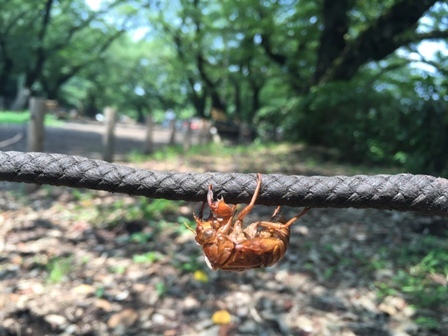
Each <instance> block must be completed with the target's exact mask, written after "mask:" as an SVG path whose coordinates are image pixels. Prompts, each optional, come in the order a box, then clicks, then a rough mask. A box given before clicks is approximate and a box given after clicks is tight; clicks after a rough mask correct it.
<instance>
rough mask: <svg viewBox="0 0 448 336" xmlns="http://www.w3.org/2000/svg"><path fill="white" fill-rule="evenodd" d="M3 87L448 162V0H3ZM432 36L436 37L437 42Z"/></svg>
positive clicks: (417, 162) (418, 167)
mask: <svg viewBox="0 0 448 336" xmlns="http://www.w3.org/2000/svg"><path fill="white" fill-rule="evenodd" d="M0 9H1V10H0V96H3V97H4V99H5V101H6V102H7V103H8V104H13V103H14V102H17V100H18V97H19V96H20V92H23V90H29V91H30V92H31V94H35V95H42V96H46V97H48V98H51V99H57V100H58V101H60V103H61V104H65V105H67V106H75V107H78V108H81V106H83V107H84V109H85V111H86V112H92V111H95V110H97V109H101V108H103V107H104V106H106V105H114V106H116V107H117V108H119V110H120V111H122V112H123V113H128V114H131V115H134V116H136V117H137V118H138V119H139V120H143V118H144V116H145V115H147V114H151V113H154V112H155V111H161V110H166V109H169V108H171V109H173V110H174V111H176V112H177V113H178V114H180V113H183V114H184V115H186V116H198V117H201V118H211V117H213V118H218V119H219V118H224V119H229V120H233V121H235V122H245V123H248V124H250V125H253V126H255V127H257V129H258V130H259V133H263V132H269V131H270V130H272V129H275V128H277V129H282V130H283V132H284V134H285V136H286V137H287V138H289V139H290V140H292V141H305V142H307V143H309V144H315V145H323V146H329V147H333V148H336V149H338V150H339V151H340V153H341V155H342V156H343V157H345V158H347V159H350V160H355V161H358V162H363V161H366V162H378V163H399V164H404V165H405V166H406V167H407V169H409V170H410V171H415V172H417V171H425V172H428V173H437V174H441V173H443V174H448V169H447V168H446V167H448V164H447V163H448V154H447V153H448V85H447V75H448V73H447V70H446V69H448V51H447V50H448V46H447V41H448V4H447V3H446V2H444V1H435V0H387V1H379V0H373V1H364V0H361V1H353V0H340V1H331V0H320V1H302V0H295V1H294V0H266V1H255V0H247V1H239V0H222V1H216V0H211V1H204V0H202V1H201V0H172V1H163V2H158V1H150V0H148V1H143V0H133V1H124V0H111V1H102V2H100V5H99V7H98V8H91V7H90V6H89V4H88V3H86V2H85V1H83V0H70V1H64V2H58V1H54V0H45V1H41V2H39V3H36V2H35V1H31V0H25V1H18V0H0ZM436 47H437V48H436Z"/></svg>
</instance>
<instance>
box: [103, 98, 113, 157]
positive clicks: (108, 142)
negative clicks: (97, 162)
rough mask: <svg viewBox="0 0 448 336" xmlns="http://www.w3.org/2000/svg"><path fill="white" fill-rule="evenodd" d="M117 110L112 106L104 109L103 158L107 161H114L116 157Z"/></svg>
mask: <svg viewBox="0 0 448 336" xmlns="http://www.w3.org/2000/svg"><path fill="white" fill-rule="evenodd" d="M115 115H116V112H115V109H113V108H112V107H106V108H105V109H104V123H105V126H106V128H105V130H104V134H103V147H104V154H103V160H104V161H107V162H113V159H114V149H115V137H114V131H115V121H116V116H115Z"/></svg>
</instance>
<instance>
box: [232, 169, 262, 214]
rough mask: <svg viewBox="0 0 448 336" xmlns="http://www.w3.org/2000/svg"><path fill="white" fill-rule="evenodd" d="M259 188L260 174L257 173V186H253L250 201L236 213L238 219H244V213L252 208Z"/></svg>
mask: <svg viewBox="0 0 448 336" xmlns="http://www.w3.org/2000/svg"><path fill="white" fill-rule="evenodd" d="M260 188H261V174H260V173H259V174H258V182H257V187H256V188H255V192H254V195H253V196H252V200H251V201H250V203H249V204H248V205H247V206H246V207H245V208H244V209H243V210H242V211H241V212H240V214H239V215H238V220H240V221H242V220H243V219H244V217H246V215H247V214H248V213H249V212H250V211H251V210H252V208H253V207H254V204H255V201H256V200H257V197H258V193H259V192H260Z"/></svg>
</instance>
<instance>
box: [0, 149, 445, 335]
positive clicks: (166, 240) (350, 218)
mask: <svg viewBox="0 0 448 336" xmlns="http://www.w3.org/2000/svg"><path fill="white" fill-rule="evenodd" d="M269 155H270V154H269V152H267V153H265V154H264V155H262V156H261V157H264V158H265V159H266V162H255V163H254V162H252V161H250V160H249V161H244V160H243V159H242V158H241V157H227V158H221V159H216V160H215V159H212V158H211V157H210V156H200V155H199V156H197V157H194V158H193V157H190V158H187V159H185V158H183V159H182V158H179V159H170V160H167V161H165V162H164V163H161V162H155V161H153V162H146V163H143V164H141V165H140V166H141V167H146V168H149V169H166V170H172V169H180V170H196V171H198V170H202V171H204V170H221V171H223V169H222V167H227V170H230V171H238V170H239V171H251V172H255V171H257V172H258V171H260V172H270V173H271V172H280V173H300V174H307V173H313V174H316V173H317V174H319V173H321V174H322V173H329V174H332V173H338V174H340V173H344V171H343V169H342V168H340V167H339V168H338V169H335V168H334V167H333V168H328V167H329V166H321V167H319V168H317V166H314V168H313V169H312V171H310V169H309V168H306V167H305V166H303V165H299V164H297V163H294V157H292V158H291V157H290V158H289V160H291V159H292V160H291V161H290V164H289V165H288V166H287V167H289V168H288V169H282V167H286V165H285V164H282V165H281V166H279V167H277V166H275V165H276V164H278V162H279V161H278V160H273V159H272V157H270V156H269ZM259 157H260V156H259ZM218 160H219V161H218ZM269 162H271V165H269ZM260 167H263V169H261V168H260ZM325 167H326V168H325ZM219 168H221V169H219ZM323 169H327V171H324V170H323ZM17 186H18V185H17V184H9V183H2V184H1V187H2V191H0V210H1V212H0V335H1V336H3V335H166V336H169V335H443V334H448V329H447V328H448V321H447V318H446V316H447V315H448V311H447V309H448V308H447V306H446V305H445V306H443V307H438V308H437V309H433V310H431V309H429V312H426V313H428V314H429V315H430V316H432V317H433V319H434V320H437V321H440V324H439V325H438V328H437V329H434V328H433V329H430V328H423V329H422V328H421V327H419V325H418V324H417V323H416V318H417V316H418V311H416V309H414V308H413V307H412V305H411V299H410V298H409V297H407V296H405V295H403V293H401V292H399V291H398V292H393V291H391V292H390V293H381V292H380V291H379V289H378V283H380V282H381V283H387V282H388V281H391V279H393V277H394V276H395V274H394V272H395V269H394V260H388V259H385V258H384V255H385V254H386V255H387V253H388V251H389V250H390V249H394V250H399V249H400V248H405V247H406V246H409V244H418V243H419V242H420V240H421V239H423V238H424V237H423V235H422V234H421V233H420V232H416V228H417V226H418V225H417V223H422V222H424V221H425V220H426V221H427V219H426V218H423V217H419V216H416V215H413V214H403V213H397V212H387V211H376V210H354V209H344V210H335V209H312V211H310V212H309V213H308V214H307V215H306V216H305V217H303V218H302V219H300V221H298V222H297V223H296V224H294V225H293V227H292V234H291V243H290V247H289V249H288V252H287V254H286V256H285V258H284V259H283V260H282V261H280V262H279V263H278V264H277V265H276V266H274V267H272V268H268V269H263V270H251V271H247V272H244V273H227V272H221V271H218V272H211V271H210V270H208V269H207V268H206V266H205V262H204V260H203V257H202V255H201V252H200V248H199V246H197V245H196V244H195V242H194V240H193V238H194V237H193V234H192V233H191V232H190V231H188V230H186V229H185V226H184V222H186V221H191V220H192V215H191V214H192V212H193V211H196V212H197V211H198V209H199V206H200V205H199V204H197V203H192V204H190V203H182V202H180V203H177V202H168V201H155V202H152V201H151V200H145V199H142V198H134V197H130V196H126V195H116V194H109V193H105V192H93V191H74V190H73V189H68V188H50V187H43V188H41V189H40V190H39V191H38V192H36V193H35V194H34V195H32V196H29V197H25V196H23V194H21V193H20V192H19V193H17V192H11V191H10V190H7V189H17ZM272 211H273V208H272V207H263V206H256V207H255V209H254V211H253V212H252V213H251V214H250V216H248V218H247V220H246V223H250V222H252V221H254V220H256V219H259V218H260V219H267V218H269V217H270V215H271V213H272ZM298 211H300V209H293V208H285V209H284V211H283V212H284V214H285V215H286V217H290V216H293V215H294V214H296V213H297V212H298ZM189 223H190V224H191V222H189ZM432 276H433V278H434V280H433V281H434V282H435V283H437V281H438V283H437V284H436V285H437V286H438V287H437V286H435V288H436V287H437V288H440V287H443V286H445V288H446V279H444V277H443V275H440V274H438V275H437V274H435V275H432ZM380 294H381V295H380ZM431 314H432V315H431Z"/></svg>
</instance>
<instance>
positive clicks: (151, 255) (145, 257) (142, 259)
mask: <svg viewBox="0 0 448 336" xmlns="http://www.w3.org/2000/svg"><path fill="white" fill-rule="evenodd" d="M162 257H163V256H162V255H161V254H160V253H159V252H147V253H145V254H136V255H134V256H133V257H132V260H133V261H134V262H135V263H138V264H140V263H150V264H151V263H153V262H156V261H159V260H161V259H162Z"/></svg>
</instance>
